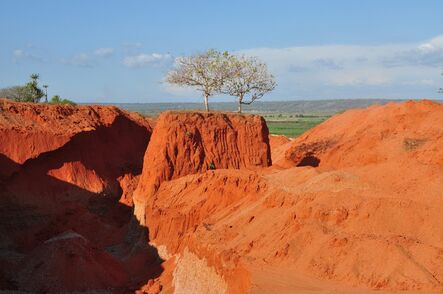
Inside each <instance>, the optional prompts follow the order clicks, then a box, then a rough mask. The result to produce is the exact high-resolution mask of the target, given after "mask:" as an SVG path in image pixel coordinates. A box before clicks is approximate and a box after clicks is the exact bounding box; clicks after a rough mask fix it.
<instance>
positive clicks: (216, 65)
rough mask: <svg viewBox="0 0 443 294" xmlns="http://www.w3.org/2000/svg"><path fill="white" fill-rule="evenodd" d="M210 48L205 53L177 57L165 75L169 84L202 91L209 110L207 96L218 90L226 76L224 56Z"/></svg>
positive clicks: (225, 54)
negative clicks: (170, 69) (173, 67)
mask: <svg viewBox="0 0 443 294" xmlns="http://www.w3.org/2000/svg"><path fill="white" fill-rule="evenodd" d="M227 56H228V53H227V52H225V53H221V52H218V51H216V50H213V49H210V50H208V51H206V52H205V53H200V54H196V55H193V56H186V57H179V58H177V59H176V61H175V69H174V70H172V71H170V72H169V73H168V75H167V76H166V81H167V82H168V83H170V84H175V85H179V86H188V87H193V88H196V89H197V90H198V91H201V92H202V95H203V99H204V102H205V109H206V111H209V105H208V104H209V103H208V98H209V96H212V95H214V94H216V93H218V92H220V89H221V87H222V86H223V83H224V81H225V79H226V78H227V74H228V73H227V66H226V60H227V59H226V57H227Z"/></svg>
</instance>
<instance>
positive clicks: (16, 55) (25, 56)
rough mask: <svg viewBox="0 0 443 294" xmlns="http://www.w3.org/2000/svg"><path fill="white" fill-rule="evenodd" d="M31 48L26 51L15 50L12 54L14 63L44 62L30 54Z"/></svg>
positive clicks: (32, 53)
mask: <svg viewBox="0 0 443 294" xmlns="http://www.w3.org/2000/svg"><path fill="white" fill-rule="evenodd" d="M31 49H32V47H30V48H27V49H15V50H14V51H13V52H12V56H13V59H14V62H16V63H18V62H20V61H23V60H33V61H44V60H43V58H42V57H40V56H38V55H37V54H35V53H34V52H31Z"/></svg>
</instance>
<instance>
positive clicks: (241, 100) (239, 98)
mask: <svg viewBox="0 0 443 294" xmlns="http://www.w3.org/2000/svg"><path fill="white" fill-rule="evenodd" d="M242 102H243V97H241V96H240V97H238V113H241V105H242Z"/></svg>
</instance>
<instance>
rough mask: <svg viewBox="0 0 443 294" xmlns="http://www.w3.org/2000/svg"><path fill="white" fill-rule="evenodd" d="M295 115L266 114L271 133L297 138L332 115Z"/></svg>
mask: <svg viewBox="0 0 443 294" xmlns="http://www.w3.org/2000/svg"><path fill="white" fill-rule="evenodd" d="M279 116H280V115H279ZM294 116H296V115H281V116H280V117H275V115H274V117H270V116H269V115H265V116H264V117H265V119H266V124H267V125H268V128H269V133H271V134H273V135H285V136H287V137H291V138H295V137H297V136H299V135H301V134H303V133H304V132H305V131H307V130H309V129H311V128H313V127H315V126H316V125H318V124H320V123H322V122H323V121H325V120H326V119H328V118H329V117H330V116H325V115H319V116H316V115H307V116H299V117H294Z"/></svg>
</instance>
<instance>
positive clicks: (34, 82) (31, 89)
mask: <svg viewBox="0 0 443 294" xmlns="http://www.w3.org/2000/svg"><path fill="white" fill-rule="evenodd" d="M38 79H39V75H38V74H32V75H31V80H30V81H29V82H28V83H26V85H25V86H24V89H23V95H22V97H21V99H22V100H21V101H24V102H34V103H37V102H40V99H42V97H43V96H44V95H45V93H44V92H43V90H42V89H40V87H39V86H38Z"/></svg>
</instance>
